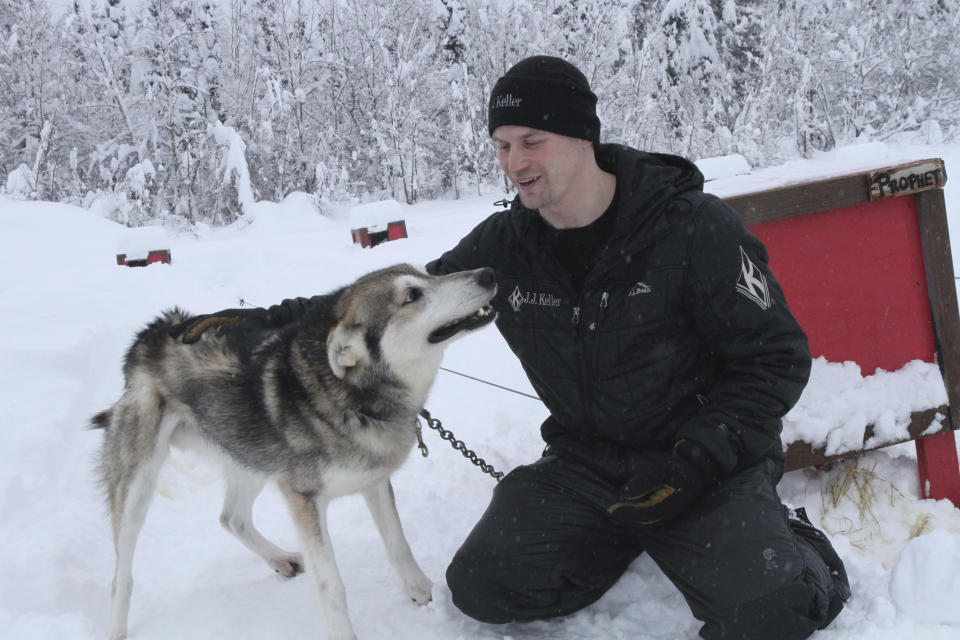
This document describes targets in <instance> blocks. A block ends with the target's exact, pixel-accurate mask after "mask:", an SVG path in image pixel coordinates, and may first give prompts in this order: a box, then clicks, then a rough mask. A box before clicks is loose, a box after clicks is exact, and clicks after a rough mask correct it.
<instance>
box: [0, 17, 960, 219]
mask: <svg viewBox="0 0 960 640" xmlns="http://www.w3.org/2000/svg"><path fill="white" fill-rule="evenodd" d="M61 4H62V5H63V6H60V5H54V6H51V4H50V3H49V2H45V1H40V0H16V1H13V0H0V29H2V32H0V36H2V37H0V187H2V190H3V191H4V192H6V193H8V194H11V195H13V196H16V197H23V198H30V199H38V200H48V201H60V202H69V203H73V204H80V205H83V206H87V207H91V208H94V207H95V208H96V210H97V211H100V212H102V213H103V215H106V216H107V217H110V218H112V219H114V220H117V221H119V222H122V223H124V224H127V225H130V226H139V225H143V224H147V223H151V224H157V223H161V224H167V225H173V226H180V227H184V228H186V227H189V226H191V225H193V224H196V223H203V224H210V225H223V224H229V223H231V222H233V221H235V220H236V219H237V218H238V217H241V216H243V209H244V206H245V203H250V202H253V201H256V200H280V199H282V198H283V197H284V196H285V195H286V194H288V193H290V192H294V191H303V192H306V193H309V194H312V196H313V197H314V198H315V201H316V202H317V205H318V206H319V207H320V209H321V210H322V211H330V210H332V208H333V207H334V205H335V204H336V203H344V202H361V201H368V200H378V199H383V198H394V199H396V200H399V201H401V202H406V203H414V202H417V201H420V200H424V199H435V198H440V197H452V198H456V197H460V196H461V195H471V194H477V193H478V192H480V191H481V190H482V189H483V187H484V186H488V185H494V184H498V183H500V184H502V182H503V177H502V176H501V174H500V171H499V168H498V167H497V162H496V157H495V153H494V149H493V146H492V145H491V143H490V141H489V136H488V134H487V128H486V101H487V96H488V95H489V91H490V88H491V87H492V85H493V83H494V82H495V81H496V79H497V78H498V77H499V76H500V75H502V74H503V72H504V71H505V70H506V69H507V68H509V67H510V66H511V65H512V64H514V63H515V62H517V61H519V60H520V59H522V58H523V57H525V56H527V55H532V54H537V53H545V54H551V55H559V56H563V57H566V58H567V59H569V60H571V61H572V62H574V63H575V64H576V65H577V66H578V67H580V68H581V69H582V70H583V71H584V73H585V74H586V75H587V77H588V79H589V80H590V83H591V86H592V87H593V89H594V91H595V92H596V93H597V95H598V96H599V107H598V109H599V114H600V118H601V121H602V123H603V125H602V126H603V128H602V132H601V138H602V140H603V141H605V142H620V143H624V144H628V145H631V146H635V147H637V148H641V149H644V150H649V151H657V152H665V153H676V154H679V155H683V156H687V157H690V158H693V159H699V158H705V157H712V156H720V155H726V154H731V153H739V154H741V155H743V156H745V157H746V158H747V159H748V160H749V161H750V163H751V164H752V165H753V166H761V165H769V164H772V163H775V162H778V161H783V160H785V159H789V158H796V157H809V156H810V155H812V154H814V153H816V152H818V151H829V150H830V149H833V148H835V147H837V146H841V145H845V144H850V143H853V142H858V141H869V140H885V139H890V138H892V137H895V136H899V135H902V134H915V135H916V136H917V139H919V140H921V141H923V142H930V143H938V142H942V141H949V140H953V139H956V138H957V136H958V134H960V74H958V72H957V69H960V38H958V37H957V35H956V34H957V32H958V28H960V6H958V5H960V3H957V2H955V1H954V0H910V1H909V2H908V1H906V0H883V1H881V0H824V1H817V2H813V1H809V0H76V1H75V2H73V3H72V4H71V3H61Z"/></svg>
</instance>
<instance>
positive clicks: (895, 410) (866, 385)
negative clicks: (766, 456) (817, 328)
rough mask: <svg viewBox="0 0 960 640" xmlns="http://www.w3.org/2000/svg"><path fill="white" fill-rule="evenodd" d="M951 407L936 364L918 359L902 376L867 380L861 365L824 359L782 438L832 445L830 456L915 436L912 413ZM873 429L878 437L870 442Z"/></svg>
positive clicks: (879, 375) (882, 373)
mask: <svg viewBox="0 0 960 640" xmlns="http://www.w3.org/2000/svg"><path fill="white" fill-rule="evenodd" d="M946 404H947V390H946V388H945V387H944V385H943V378H942V377H941V375H940V367H938V366H937V365H936V364H934V363H932V362H923V361H920V360H914V361H912V362H908V363H907V364H905V365H904V366H903V368H902V369H900V370H899V371H894V372H891V371H884V370H882V369H878V370H877V371H875V372H874V373H873V374H871V375H868V376H863V375H862V374H861V371H860V367H859V366H858V365H857V364H856V363H855V362H827V361H826V360H825V359H824V358H823V357H819V358H815V359H814V361H813V368H812V371H811V373H810V382H809V383H808V384H807V387H806V389H804V390H803V394H802V395H801V396H800V400H799V401H797V404H796V406H794V407H793V409H791V410H790V412H789V413H788V414H787V415H786V416H784V420H783V434H782V439H783V442H784V444H789V443H791V442H794V441H796V440H802V441H804V442H821V443H826V445H827V448H826V452H825V453H826V454H827V455H834V454H837V453H842V452H844V451H850V450H856V449H860V448H861V447H862V446H864V445H866V446H867V447H868V448H869V447H873V446H879V445H881V444H884V443H889V442H897V441H898V440H905V439H907V438H908V437H909V435H910V434H909V433H908V432H907V427H908V426H909V425H910V414H911V412H913V411H923V410H925V409H931V408H934V407H939V406H943V405H946ZM944 419H945V417H944V416H942V415H940V416H939V420H944ZM867 425H873V428H874V434H873V436H872V437H871V438H870V440H869V441H867V442H866V443H864V438H863V435H864V431H866V428H867ZM934 431H935V430H934Z"/></svg>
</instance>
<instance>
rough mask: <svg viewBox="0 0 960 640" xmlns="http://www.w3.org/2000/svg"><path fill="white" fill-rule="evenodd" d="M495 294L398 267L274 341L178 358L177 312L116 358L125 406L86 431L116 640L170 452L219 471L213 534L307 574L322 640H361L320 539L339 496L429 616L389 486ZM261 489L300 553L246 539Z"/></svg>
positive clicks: (249, 326)
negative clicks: (354, 501) (444, 369)
mask: <svg viewBox="0 0 960 640" xmlns="http://www.w3.org/2000/svg"><path fill="white" fill-rule="evenodd" d="M495 292H496V283H495V281H494V276H493V271H492V270H490V269H478V270H476V271H466V272H460V273H454V274H450V275H446V276H439V277H437V276H430V275H427V274H426V273H425V272H423V271H422V270H420V269H418V268H415V267H412V266H410V265H397V266H394V267H389V268H386V269H382V270H380V271H375V272H373V273H370V274H368V275H366V276H363V277H361V278H360V279H358V280H357V281H356V282H354V283H353V284H351V285H349V286H346V287H344V288H342V289H340V290H338V291H335V292H333V293H330V294H328V295H325V296H318V297H315V298H313V299H312V304H311V305H310V307H309V309H308V310H307V311H306V312H305V313H304V315H303V316H302V317H300V318H299V319H298V320H296V321H294V322H291V323H290V324H288V325H286V326H284V327H282V328H280V329H272V330H270V329H266V328H263V327H258V326H256V323H253V322H250V323H238V324H235V325H231V326H226V327H218V328H217V329H215V330H208V331H206V332H204V333H203V334H202V335H201V336H200V339H199V340H198V341H197V342H196V343H195V344H184V343H183V341H181V340H180V339H179V338H175V337H171V329H172V328H173V327H174V326H176V325H178V324H180V323H183V322H187V321H189V319H190V318H191V316H189V315H188V314H185V313H184V312H183V311H180V310H178V309H174V310H172V311H168V312H166V313H165V314H163V315H162V316H160V317H159V318H157V319H156V320H155V321H154V322H153V323H152V324H150V325H149V326H148V327H147V328H145V329H144V330H142V331H141V332H140V333H139V335H138V336H137V337H136V340H135V341H134V343H133V345H132V346H131V347H130V350H129V351H128V352H127V354H126V359H125V361H124V377H125V390H124V393H123V395H122V396H121V398H120V400H119V401H117V403H116V404H115V405H113V407H111V408H110V409H108V410H106V411H103V412H101V413H99V414H97V415H96V416H94V418H93V420H92V422H93V425H94V426H95V427H100V428H104V429H105V438H104V442H103V449H102V451H101V456H100V462H99V470H100V475H101V479H102V481H103V485H104V487H105V490H106V493H107V499H108V503H109V507H110V516H111V519H112V523H113V535H114V546H115V549H116V569H115V573H114V579H113V589H112V602H111V607H112V610H111V614H110V630H109V638H110V640H120V639H121V638H125V637H126V635H127V614H128V611H129V608H130V594H131V590H132V586H133V585H132V576H131V565H132V562H133V551H134V547H135V546H136V542H137V536H138V534H139V532H140V529H141V527H142V525H143V521H144V518H145V516H146V513H147V508H148V506H149V503H150V500H151V497H152V494H153V491H154V486H155V484H156V479H157V475H158V473H159V471H160V467H161V466H162V465H163V462H164V460H165V459H166V457H167V453H168V451H169V447H170V445H171V444H175V445H177V446H181V445H187V446H190V445H200V446H201V447H202V448H203V449H205V450H206V451H207V452H209V453H212V454H214V456H215V457H216V458H218V459H219V460H221V461H222V462H223V466H224V469H225V476H226V498H225V500H224V504H223V511H222V513H221V515H220V523H221V524H222V525H223V527H224V528H225V529H226V530H227V531H229V532H230V533H232V534H233V535H234V536H236V537H237V538H238V539H239V540H240V542H242V543H243V544H244V545H245V546H246V547H247V548H248V549H250V550H251V551H253V552H254V553H256V554H257V555H259V556H260V557H262V558H263V559H264V560H265V561H266V562H267V564H268V565H269V566H270V567H271V568H272V569H273V570H274V571H277V572H279V573H281V574H283V575H285V576H294V575H297V574H298V573H300V572H302V571H303V570H304V569H306V571H307V573H308V574H312V575H313V579H314V580H315V582H316V588H317V591H318V592H319V596H320V609H321V613H322V615H323V617H324V619H325V620H326V624H327V637H328V638H330V639H331V640H343V639H350V638H355V635H354V632H353V628H352V626H351V624H350V618H349V616H348V614H347V604H346V596H345V592H344V587H343V582H342V581H341V579H340V574H339V572H338V570H337V566H336V563H335V560H334V556H333V549H332V548H331V546H330V537H329V536H328V534H327V523H326V508H327V504H328V503H329V502H330V500H332V499H333V498H335V497H337V496H342V495H345V494H349V493H357V492H359V493H362V494H363V496H364V498H365V499H366V503H367V506H368V507H369V509H370V512H371V513H372V514H373V520H374V522H375V523H376V526H377V528H378V530H379V532H380V535H381V537H382V538H383V541H384V544H385V545H386V549H387V555H388V556H389V559H390V562H391V564H393V566H394V568H395V569H396V571H397V573H398V574H399V575H400V579H401V581H402V582H403V586H404V590H405V591H406V594H407V595H408V596H410V598H412V599H413V600H414V601H415V602H416V603H418V604H421V605H422V604H426V603H427V602H429V601H430V599H431V595H430V588H431V582H430V580H429V579H428V578H427V577H426V576H425V575H424V573H423V571H421V570H420V567H419V566H418V565H417V562H416V560H414V558H413V554H412V553H411V552H410V545H409V544H408V543H407V541H406V538H405V537H404V534H403V529H402V527H401V525H400V519H399V516H398V515H397V509H396V505H395V503H394V498H393V489H392V487H391V485H390V474H391V473H392V472H393V471H394V470H395V469H397V467H399V466H400V464H401V463H402V462H403V461H404V459H405V458H406V457H407V454H408V453H409V451H410V449H411V448H412V446H413V443H414V441H415V440H416V437H417V435H416V433H417V422H416V420H417V413H418V412H419V411H420V410H421V409H422V408H423V403H424V401H425V400H426V396H427V392H428V391H429V389H430V386H431V384H432V383H433V379H434V377H435V375H436V372H437V368H438V366H439V364H440V359H441V356H442V354H443V350H444V348H445V347H446V345H448V344H450V342H451V341H452V340H453V339H455V338H457V337H459V336H462V335H464V334H465V333H467V332H469V331H472V330H474V329H477V328H479V327H482V326H484V325H486V324H488V323H489V322H491V321H492V320H493V319H494V317H495V315H496V314H495V313H494V312H493V309H492V307H491V306H490V303H491V300H492V298H493V295H494V293H495ZM270 479H273V480H274V481H276V483H277V485H278V486H279V488H280V492H281V493H282V495H283V497H284V499H285V501H286V503H287V505H288V507H289V509H290V513H291V514H292V515H293V521H294V524H295V526H296V530H297V533H298V537H299V540H300V544H301V546H302V551H303V555H301V554H299V553H291V552H288V551H284V550H282V549H280V548H279V547H277V546H275V545H274V544H273V543H271V542H270V541H269V540H267V539H266V538H264V537H263V536H262V535H261V534H260V533H259V532H258V531H257V529H256V528H255V527H254V525H253V520H252V505H253V501H254V499H255V498H256V497H257V494H258V493H259V492H260V490H261V488H262V487H263V485H264V484H265V483H266V481H267V480H270Z"/></svg>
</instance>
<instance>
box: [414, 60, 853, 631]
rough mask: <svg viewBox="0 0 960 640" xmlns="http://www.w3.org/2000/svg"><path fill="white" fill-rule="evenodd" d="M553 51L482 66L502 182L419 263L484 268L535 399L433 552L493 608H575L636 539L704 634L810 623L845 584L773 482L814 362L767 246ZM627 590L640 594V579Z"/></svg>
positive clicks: (554, 611)
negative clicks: (505, 203) (492, 201)
mask: <svg viewBox="0 0 960 640" xmlns="http://www.w3.org/2000/svg"><path fill="white" fill-rule="evenodd" d="M596 100H597V98H596V96H595V95H594V94H593V93H592V92H591V90H590V87H589V84H588V82H587V80H586V78H585V77H584V76H583V74H582V73H581V72H580V71H579V70H578V69H577V68H576V67H574V66H573V65H571V64H569V63H568V62H566V61H564V60H561V59H559V58H554V57H547V56H534V57H531V58H527V59H525V60H523V61H521V62H519V63H518V64H516V65H515V66H514V67H512V68H511V69H509V70H508V71H507V73H506V74H505V75H504V76H503V77H502V78H500V79H499V80H498V82H497V83H496V85H495V86H494V88H493V91H492V93H491V96H490V102H489V131H490V135H491V137H492V139H493V142H494V144H495V145H496V147H497V154H498V159H499V162H500V166H501V168H502V169H503V171H504V172H505V174H506V175H507V176H508V177H509V179H510V180H511V182H513V184H514V185H515V186H516V188H517V191H518V198H517V199H515V200H514V201H513V203H512V205H511V207H510V209H509V211H506V212H501V213H495V214H493V215H492V216H490V217H489V218H488V219H487V220H485V221H484V222H482V223H481V224H480V225H479V226H478V227H477V228H475V229H474V230H473V231H472V232H471V233H470V234H468V235H467V236H466V237H465V238H464V239H463V240H462V241H461V242H460V243H459V244H458V245H457V246H456V247H455V248H454V249H452V250H450V251H448V252H446V253H444V254H443V255H442V256H441V257H440V258H439V259H437V260H435V261H433V262H431V263H430V264H428V265H427V270H428V271H430V272H432V273H449V272H453V271H459V270H463V269H472V268H476V267H481V266H488V267H492V268H493V269H494V270H495V271H496V275H497V280H498V285H499V293H498V295H497V298H496V301H495V307H496V309H497V311H498V314H499V315H498V319H497V326H498V328H499V330H500V331H501V333H502V334H503V336H504V338H505V339H506V341H507V343H508V344H509V345H510V347H511V349H512V350H513V351H514V353H515V354H516V355H517V357H518V358H519V359H520V362H521V364H522V365H523V368H524V370H525V371H526V373H527V375H528V376H529V378H530V380H531V382H532V383H533V386H534V388H535V389H536V391H537V392H538V394H539V395H540V397H541V398H542V399H543V401H544V403H545V404H546V406H547V408H548V409H549V411H550V417H549V418H548V419H547V420H546V422H545V423H544V424H543V425H542V427H541V433H542V436H543V438H544V440H545V441H546V443H547V449H546V451H545V452H544V454H543V457H541V458H540V459H539V460H537V461H536V462H533V463H532V464H529V465H526V466H521V467H519V468H517V469H514V470H513V471H512V472H511V473H509V474H508V475H507V476H506V477H504V478H503V480H502V481H501V482H500V483H499V485H498V486H497V487H496V490H495V491H494V494H493V498H492V500H491V502H490V506H489V507H488V509H487V511H486V512H485V513H484V515H483V517H482V518H481V519H480V521H479V522H478V523H477V524H476V526H475V527H474V529H473V531H472V532H471V533H470V535H469V536H468V537H467V539H466V541H465V542H464V543H463V545H462V547H461V548H460V549H459V551H458V552H457V553H456V555H455V557H454V559H453V561H452V562H451V564H450V566H449V568H448V570H447V582H448V584H449V586H450V590H451V592H452V594H453V602H454V604H456V606H457V607H459V608H460V609H461V610H463V611H464V612H465V613H467V614H468V615H470V616H472V617H474V618H476V619H478V620H481V621H484V622H489V623H505V622H511V621H524V620H536V619H541V618H547V617H552V616H562V615H565V614H569V613H572V612H574V611H577V610H578V609H580V608H582V607H584V606H586V605H588V604H590V603H591V602H593V601H594V600H596V599H597V598H599V597H600V596H601V595H602V594H603V593H604V592H606V590H607V589H609V588H610V587H611V586H612V585H613V584H614V583H615V582H617V580H618V579H619V577H620V576H621V575H622V573H623V572H624V570H625V569H626V568H627V566H628V565H629V564H630V563H631V562H632V561H633V560H634V559H635V558H636V557H637V556H638V555H639V554H640V553H642V552H646V553H649V554H650V556H651V558H652V559H653V560H654V561H655V562H656V563H657V565H658V566H659V567H660V569H661V570H662V571H663V572H664V573H665V574H666V575H667V577H668V578H669V579H670V580H671V581H672V582H673V583H674V584H675V585H676V586H677V588H678V589H679V590H680V592H681V593H682V594H683V595H684V597H685V598H686V600H687V603H688V604H689V606H690V608H691V610H692V611H693V614H694V615H695V616H696V617H697V618H698V619H700V620H702V621H703V623H704V625H703V627H702V629H701V631H700V635H701V636H702V637H704V638H708V639H719V638H738V639H739V638H751V639H774V638H775V639H777V640H784V639H789V638H806V637H807V636H809V635H810V634H811V633H813V632H814V631H815V630H816V629H820V628H823V627H825V626H826V625H827V624H829V622H830V621H831V620H832V619H833V618H834V617H835V616H836V615H837V614H838V613H839V611H840V609H841V608H842V606H843V603H844V601H846V599H847V598H848V597H849V595H850V591H849V586H848V583H847V578H846V574H845V571H844V568H843V564H842V562H841V561H840V559H839V558H838V557H837V555H836V553H835V552H834V551H833V549H832V547H831V545H830V543H829V542H828V541H827V539H826V537H825V536H824V535H823V534H822V533H821V532H819V531H817V530H816V529H814V528H813V527H812V526H811V525H810V524H809V523H808V522H807V521H806V519H805V515H802V514H801V515H802V519H800V518H796V517H791V515H790V514H788V511H787V509H786V508H785V507H784V506H783V504H782V503H781V501H780V499H779V497H778V495H777V492H776V485H777V482H778V481H779V479H780V477H781V475H782V471H783V453H782V448H781V443H780V430H781V421H780V418H781V417H782V416H783V414H785V413H786V412H787V411H788V410H789V409H790V407H791V406H793V404H794V403H795V402H796V400H797V399H798V398H799V396H800V393H801V391H802V390H803V387H804V385H805V384H806V382H807V378H808V376H809V371H810V353H809V350H808V347H807V341H806V336H805V335H804V333H803V331H802V330H801V329H800V327H799V326H798V325H797V323H796V321H795V320H794V318H793V317H792V315H791V314H790V311H789V309H788V308H787V304H786V301H785V299H784V296H783V293H782V291H781V289H780V287H779V285H778V284H777V282H776V280H775V279H774V277H773V274H771V273H770V270H769V268H768V266H767V254H766V251H765V249H764V247H763V245H762V244H761V243H760V242H759V240H757V238H755V237H754V236H753V235H751V234H750V233H749V232H748V231H747V230H746V229H745V228H744V226H743V225H742V223H741V222H740V219H739V217H738V216H737V214H736V213H735V212H734V211H732V210H731V209H730V208H729V207H727V206H726V205H725V204H724V203H723V202H722V201H721V200H719V199H717V198H715V197H712V196H708V195H705V194H704V193H703V192H702V186H703V177H702V175H701V174H700V172H699V171H698V170H697V169H696V167H695V166H694V165H692V164H691V163H689V162H687V161H686V160H683V159H681V158H678V157H674V156H667V155H659V154H647V153H642V152H639V151H636V150H634V149H630V148H627V147H623V146H615V145H600V144H599V133H600V122H599V120H598V118H597V116H596V113H595V106H596ZM637 597H638V598H642V597H643V596H642V594H638V595H637Z"/></svg>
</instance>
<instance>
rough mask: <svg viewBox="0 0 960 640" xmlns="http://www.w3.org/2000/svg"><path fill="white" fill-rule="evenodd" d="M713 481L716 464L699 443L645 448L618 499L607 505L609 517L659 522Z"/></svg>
mask: <svg viewBox="0 0 960 640" xmlns="http://www.w3.org/2000/svg"><path fill="white" fill-rule="evenodd" d="M716 480H717V463H716V462H715V461H714V460H713V458H712V457H711V456H710V454H709V453H708V452H707V450H706V449H705V448H704V447H703V445H701V444H700V443H699V442H696V441H694V440H680V441H679V442H677V443H676V444H675V445H674V447H673V453H668V452H666V451H656V450H654V451H645V452H643V454H642V456H641V457H640V459H639V460H638V462H637V465H636V468H635V469H634V471H633V473H632V475H631V477H630V479H629V480H627V482H626V483H625V484H624V485H623V487H622V488H621V490H620V495H621V498H620V500H618V501H617V502H615V503H614V504H612V505H610V506H609V507H608V508H607V513H609V514H610V517H611V518H612V519H613V520H614V521H616V522H619V523H620V524H623V525H627V526H637V525H640V526H649V525H654V524H662V523H664V522H669V521H670V520H672V519H674V518H676V517H677V516H679V515H680V514H681V513H683V512H684V511H686V510H687V508H688V507H690V505H692V504H693V503H694V502H696V501H697V500H698V499H699V498H700V496H701V495H703V493H704V492H705V491H706V490H707V489H708V488H710V486H712V485H713V484H714V483H715V482H716Z"/></svg>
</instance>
